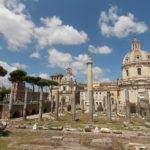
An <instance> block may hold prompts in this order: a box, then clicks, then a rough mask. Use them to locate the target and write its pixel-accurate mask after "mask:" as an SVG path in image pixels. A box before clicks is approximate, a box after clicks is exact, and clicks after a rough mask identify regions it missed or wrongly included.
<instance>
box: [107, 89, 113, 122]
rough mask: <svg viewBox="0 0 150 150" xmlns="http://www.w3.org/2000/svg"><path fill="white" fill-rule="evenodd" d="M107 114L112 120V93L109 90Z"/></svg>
mask: <svg viewBox="0 0 150 150" xmlns="http://www.w3.org/2000/svg"><path fill="white" fill-rule="evenodd" d="M106 110H107V116H108V118H109V121H110V122H111V121H112V119H111V95H110V91H107V109H106Z"/></svg>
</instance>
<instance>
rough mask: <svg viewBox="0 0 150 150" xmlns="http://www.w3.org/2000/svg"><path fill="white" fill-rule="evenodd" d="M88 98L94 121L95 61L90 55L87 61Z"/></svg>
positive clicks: (91, 116)
mask: <svg viewBox="0 0 150 150" xmlns="http://www.w3.org/2000/svg"><path fill="white" fill-rule="evenodd" d="M87 98H88V101H89V104H90V105H89V113H90V121H91V122H93V113H94V98H93V61H92V57H91V56H89V57H88V61H87Z"/></svg>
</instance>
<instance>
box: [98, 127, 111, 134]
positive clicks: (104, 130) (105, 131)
mask: <svg viewBox="0 0 150 150" xmlns="http://www.w3.org/2000/svg"><path fill="white" fill-rule="evenodd" d="M100 131H101V133H111V130H110V129H109V128H101V129H100Z"/></svg>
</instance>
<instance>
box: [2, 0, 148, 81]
mask: <svg viewBox="0 0 150 150" xmlns="http://www.w3.org/2000/svg"><path fill="white" fill-rule="evenodd" d="M149 10H150V1H148V0H142V1H140V0H0V65H1V66H3V67H4V68H5V69H7V70H8V72H11V71H13V70H15V69H24V70H25V71H27V72H28V74H29V75H34V76H40V77H42V78H49V76H50V75H52V74H55V73H62V74H65V71H66V68H67V67H71V68H72V69H73V73H74V75H75V78H76V79H77V81H78V82H84V81H86V62H87V58H88V56H87V54H88V53H89V52H90V53H91V54H92V57H93V72H94V80H95V81H97V82H109V81H116V80H117V79H118V78H120V77H121V65H122V60H123V57H124V56H125V54H126V53H127V52H128V51H130V49H131V48H130V47H131V46H130V43H131V40H132V39H134V38H137V39H138V40H140V41H141V45H142V49H144V50H147V51H149V50H150V45H149V41H150V31H149V25H150V13H149ZM7 77H8V75H7V76H6V77H5V78H4V80H6V78H7Z"/></svg>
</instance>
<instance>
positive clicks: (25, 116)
mask: <svg viewBox="0 0 150 150" xmlns="http://www.w3.org/2000/svg"><path fill="white" fill-rule="evenodd" d="M27 98H28V89H27V88H26V89H25V96H24V105H23V120H25V119H26V118H27Z"/></svg>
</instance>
